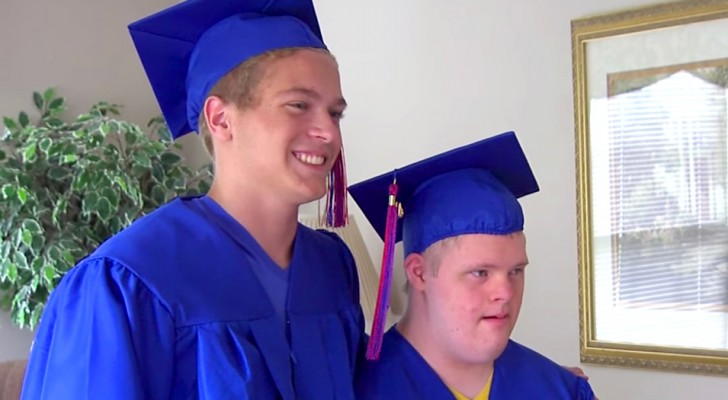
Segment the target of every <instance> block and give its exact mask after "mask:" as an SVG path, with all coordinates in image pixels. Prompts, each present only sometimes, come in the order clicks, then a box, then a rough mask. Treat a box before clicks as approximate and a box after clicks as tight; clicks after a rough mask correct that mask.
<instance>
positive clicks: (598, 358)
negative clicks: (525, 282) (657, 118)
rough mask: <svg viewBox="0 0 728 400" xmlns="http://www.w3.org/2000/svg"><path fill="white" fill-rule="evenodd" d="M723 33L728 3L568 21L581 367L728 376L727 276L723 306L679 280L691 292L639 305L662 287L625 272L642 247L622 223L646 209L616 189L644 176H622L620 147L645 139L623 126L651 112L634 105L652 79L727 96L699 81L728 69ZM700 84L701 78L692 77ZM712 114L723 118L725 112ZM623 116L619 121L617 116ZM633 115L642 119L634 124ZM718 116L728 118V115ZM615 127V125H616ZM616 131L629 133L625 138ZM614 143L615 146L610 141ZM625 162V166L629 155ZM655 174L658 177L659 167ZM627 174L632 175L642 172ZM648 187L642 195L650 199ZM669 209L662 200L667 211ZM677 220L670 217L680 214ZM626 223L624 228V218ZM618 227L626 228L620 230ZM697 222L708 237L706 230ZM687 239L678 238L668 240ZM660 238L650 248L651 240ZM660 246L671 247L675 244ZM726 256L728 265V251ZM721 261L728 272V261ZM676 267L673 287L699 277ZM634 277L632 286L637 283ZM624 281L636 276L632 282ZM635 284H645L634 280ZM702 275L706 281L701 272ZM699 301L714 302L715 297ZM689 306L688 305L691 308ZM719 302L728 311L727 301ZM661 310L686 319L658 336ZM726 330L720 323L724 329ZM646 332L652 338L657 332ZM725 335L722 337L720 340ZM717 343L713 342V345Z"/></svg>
mask: <svg viewBox="0 0 728 400" xmlns="http://www.w3.org/2000/svg"><path fill="white" fill-rule="evenodd" d="M716 32H722V34H723V35H722V36H724V37H726V38H728V1H726V0H691V1H678V2H672V3H666V4H660V5H654V6H648V7H642V8H636V9H632V10H626V11H621V12H616V13H611V14H605V15H598V16H593V17H587V18H581V19H576V20H573V21H572V22H571V34H572V61H573V85H574V87H573V89H574V119H575V136H576V137H575V140H576V149H575V151H576V178H577V182H576V183H577V185H576V187H577V223H578V227H577V233H578V235H577V236H578V264H579V289H580V292H579V293H580V294H579V313H580V321H579V326H580V355H581V361H582V362H584V363H592V364H602V365H612V366H621V367H633V368H648V369H659V370H667V371H675V372H692V373H700V374H716V375H728V279H726V280H725V285H724V288H723V289H722V290H724V291H725V293H726V294H723V295H722V296H724V300H720V299H718V300H715V299H712V300H705V302H706V303H705V304H703V303H701V304H700V305H699V306H696V305H695V304H694V303H690V301H692V300H689V301H688V300H685V296H687V297H690V296H691V290H692V289H685V288H684V287H683V286H684V285H683V284H684V282H682V281H681V282H675V283H676V285H677V286H675V287H676V288H677V287H678V286H679V285H683V286H679V287H680V288H682V289H679V288H678V289H670V288H669V287H668V286H666V287H668V289H665V291H663V292H662V293H660V294H658V295H654V296H653V297H649V296H647V295H644V296H642V297H640V296H639V294H641V293H642V292H640V290H642V289H639V290H638V289H635V288H639V287H642V288H644V291H648V290H651V289H652V288H653V287H654V285H657V283H654V282H653V286H648V285H647V284H642V285H643V286H640V283H639V282H649V281H648V280H646V279H647V278H645V275H644V274H643V275H638V274H637V273H633V274H632V275H629V273H627V272H629V271H628V267H627V266H630V267H629V268H637V267H634V266H633V264H628V262H627V261H629V262H633V263H636V262H637V261H634V260H637V258H635V257H632V258H628V257H627V256H625V255H623V254H622V253H620V252H626V251H632V250H629V249H631V248H633V247H634V246H635V245H634V244H633V245H632V247H630V246H628V245H627V244H624V243H627V242H625V240H627V239H625V237H628V236H629V237H632V236H636V235H637V234H635V233H634V232H637V231H638V229H639V228H634V231H630V232H631V233H630V235H632V236H630V235H626V234H625V233H624V232H626V231H627V230H628V229H632V228H625V226H633V225H634V226H636V225H638V224H632V225H630V224H629V223H628V222H629V221H628V222H627V223H625V222H624V220H625V219H626V218H627V217H629V215H632V216H643V215H645V214H649V212H645V211H641V212H635V213H633V214H629V212H628V211H623V210H624V209H628V208H629V207H628V206H625V205H624V204H622V203H619V202H620V201H621V202H623V203H626V200H624V199H622V198H621V197H620V198H619V199H617V197H618V196H621V195H622V194H624V192H620V190H624V191H626V189H623V188H625V187H628V186H627V185H629V184H630V182H633V181H634V180H635V176H640V175H639V174H636V175H635V174H634V173H632V175H629V174H630V173H629V172H625V171H627V167H623V166H622V164H619V165H618V163H622V162H626V161H620V160H622V158H619V157H623V155H622V153H625V151H622V150H624V149H627V150H631V151H633V152H634V151H636V150H634V148H633V147H630V146H633V145H630V144H624V143H627V142H628V140H630V138H631V139H634V137H635V136H634V132H637V133H638V134H641V133H640V132H646V131H634V130H633V131H629V132H632V133H625V132H627V131H625V130H624V129H626V128H623V127H624V126H627V125H629V124H630V122H629V121H628V122H624V120H623V119H619V118H623V116H624V115H628V114H629V115H632V114H635V113H637V112H643V113H647V112H648V111H642V110H641V109H637V107H638V106H637V105H638V104H639V105H640V106H639V107H641V104H643V103H640V102H644V101H646V100H644V99H645V98H646V96H647V94H645V95H644V96H642V97H639V96H638V95H637V94H636V93H638V92H640V93H647V91H648V90H651V88H652V87H653V86H656V85H655V82H664V81H665V79H666V78H665V77H668V76H669V77H673V78H674V80H675V81H677V80H679V79H687V81H689V82H692V83H690V84H692V85H695V86H694V87H700V88H703V87H705V88H706V90H707V92H706V93H708V92H710V93H718V94H717V95H720V90H721V89H720V88H721V87H723V88H724V90H725V92H724V93H723V96H727V95H726V94H725V93H728V89H725V88H726V83H721V84H720V85H718V86H716V88H714V86H715V85H713V86H710V85H712V83H710V82H708V84H707V85H703V84H702V83H701V82H703V81H702V80H701V78H704V77H705V74H706V73H707V74H715V73H721V74H725V73H726V72H728V45H727V44H728V39H723V38H721V37H719V36H721V35H717V36H716ZM679 71H687V73H688V74H689V75H688V74H682V75H680V74H678V72H679ZM701 74H702V75H701ZM678 75H679V76H678ZM711 76H712V75H711ZM696 77H697V78H698V79H694V78H696ZM721 79H723V78H721ZM708 81H710V79H708ZM721 82H724V81H721ZM726 82H728V81H726ZM691 87H693V86H691ZM696 90H697V89H696ZM655 93H657V92H656V91H653V92H650V94H649V96H652V97H650V99H653V100H649V101H658V100H654V99H657V98H658V97H657V96H658V95H656V94H655ZM660 93H663V94H661V95H660V96H667V95H664V93H673V92H660ZM662 100H669V99H662V98H661V99H660V100H659V101H662ZM718 103H719V101H718ZM615 104H616V105H615ZM696 104H697V103H696ZM711 104H712V103H711ZM615 110H617V111H615ZM723 110H725V108H724V109H723ZM716 112H717V113H718V114H720V112H724V111H716ZM615 113H622V114H620V115H617V116H615ZM650 117H653V116H651V115H650V116H645V115H644V114H640V118H642V119H643V120H648V119H649V118H650ZM631 118H633V120H632V121H634V118H636V117H634V116H633V117H631ZM722 118H724V119H723V120H724V121H725V118H726V117H725V116H723V117H722ZM615 120H618V121H619V122H618V123H617V122H614V121H615ZM615 126H618V127H619V129H622V130H621V131H619V132H621V133H619V132H618V133H613V132H615V131H616V129H617V128H615ZM700 129H702V128H700ZM722 129H723V130H722V131H720V133H719V135H722V136H720V138H721V139H720V140H721V142H720V143H721V146H717V147H718V148H720V149H721V153H720V154H721V156H720V157H726V158H728V147H726V146H723V144H724V142H725V141H726V139H725V136H726V134H725V131H726V130H728V128H726V127H725V126H724V127H723V128H722ZM605 132H606V133H605ZM716 132H717V131H716ZM620 134H621V135H622V136H619V135H620ZM610 135H611V136H610ZM630 135H631V136H630ZM645 135H646V133H645ZM716 135H718V133H716ZM615 137H618V139H614V138H615ZM716 137H718V136H716ZM605 138H606V139H605ZM619 138H621V139H619ZM619 140H622V142H620V143H622V144H619V146H622V147H620V149H622V150H620V151H621V153H619V154H620V155H619V157H615V156H614V154H615V152H616V151H615V150H614V148H616V146H618V145H617V144H613V143H617V142H618V141H619ZM637 147H638V146H637ZM714 147H715V146H714ZM724 147H725V149H724ZM723 149H724V150H723ZM635 154H636V153H635ZM644 154H650V155H651V153H641V155H644ZM666 154H667V153H666ZM638 155H639V154H638ZM638 155H633V156H632V158H629V160H631V161H630V162H631V163H632V164H630V166H629V168H636V167H635V166H637V167H640V166H643V167H644V168H645V173H647V174H649V173H652V172H650V171H649V170H648V169H647V168H650V166H649V164H648V163H647V160H645V159H644V158H645V157H642V158H640V157H638ZM624 159H625V160H627V158H624ZM640 162H642V163H643V164H640ZM721 162H722V161H721ZM691 165H692V164H691ZM721 165H723V164H721ZM620 168H621V169H620ZM652 168H653V169H655V170H657V169H659V168H656V167H654V166H653V167H652ZM723 169H724V170H725V169H726V168H723ZM605 171H606V172H605ZM614 171H617V172H614ZM629 171H634V169H631V170H629ZM658 172H659V171H658ZM656 173H657V172H655V174H656ZM661 173H663V172H661ZM620 174H621V175H620ZM720 174H721V175H720V176H721V177H725V176H726V175H728V173H727V172H725V171H723V172H720ZM615 176H616V178H615ZM604 177H606V178H604ZM681 179H682V178H681ZM721 179H723V178H721ZM615 182H617V183H615ZM721 182H722V183H720V185H718V186H720V187H723V189H722V190H723V192H721V193H722V195H721V196H724V197H725V193H726V191H727V190H726V188H725V186H726V185H725V184H724V183H725V180H723V181H721ZM620 185H621V186H620ZM716 185H717V184H716ZM721 185H722V186H721ZM673 186H674V185H673ZM718 186H716V187H718ZM686 187H687V186H686ZM635 190H636V189H635ZM645 190H646V189H644V190H643V191H642V193H643V194H644V192H645ZM716 190H718V189H716ZM615 193H618V195H615ZM686 193H687V194H686ZM679 195H680V196H688V195H690V193H689V192H680V193H679ZM635 196H636V195H635ZM714 197H715V196H714ZM718 197H720V196H718ZM635 198H637V197H635ZM615 199H617V200H615ZM639 199H640V201H643V203H644V201H646V200H644V198H643V197H640V198H639ZM721 199H722V197H721ZM678 200H679V199H678ZM716 201H717V200H716ZM616 203H619V207H615V205H614V204H616ZM663 203H664V202H662V203H659V204H660V206H661V207H662V206H663ZM678 203H680V202H679V201H676V204H678ZM718 203H720V204H718ZM718 203H716V204H718V206H715V207H718V208H720V209H719V210H718V211H716V212H714V213H713V214H714V217H715V221H717V222H716V223H715V225H716V226H717V228H716V229H719V230H720V232H721V233H720V235H719V236H720V238H723V236H722V235H723V233H722V232H724V231H725V232H726V234H725V235H726V236H725V237H728V229H725V230H724V228H725V227H726V224H725V223H724V222H723V221H724V220H725V216H724V214H725V211H724V210H723V208H727V207H728V206H726V205H725V204H724V202H723V200H720V202H718ZM644 204H647V203H644ZM711 204H712V203H711ZM678 206H679V205H678ZM678 206H675V207H678ZM721 207H722V208H721ZM617 209H618V210H617ZM615 210H617V211H615ZM701 212H703V211H701ZM620 213H621V214H620ZM703 213H704V212H703ZM713 214H711V215H713ZM671 215H674V212H673V214H671ZM715 215H717V216H715ZM620 217H621V218H622V220H620V219H619V218H620ZM706 218H707V217H706ZM663 219H664V216H663ZM617 220H618V222H614V221H617ZM605 221H606V222H605ZM710 221H713V220H710ZM653 225H654V223H653ZM653 225H649V226H653ZM688 225H689V224H688ZM688 225H684V226H681V227H680V228H679V235H683V236H682V237H683V243H682V246H690V244H687V245H686V244H685V243H688V242H689V241H688V242H685V239H684V238H694V237H695V233H694V232H693V231H691V230H690V229H693V228H691V227H692V225H691V226H688ZM708 225H710V224H708ZM646 226H647V225H646ZM675 226H677V225H675ZM700 226H701V229H702V228H703V225H702V222H701V225H700ZM660 229H661V230H659V232H658V230H657V228H649V229H647V231H646V232H648V234H652V235H653V236H654V234H655V232H658V235H659V234H661V233H664V232H667V231H666V230H665V228H660ZM670 229H673V228H670ZM674 230H675V231H677V230H678V228H674ZM640 232H643V231H640ZM640 235H642V236H641V237H642V238H643V239H640V240H647V239H644V237H645V234H644V232H643V233H640ZM679 235H678V234H673V233H670V237H671V238H672V239H671V240H673V239H674V238H675V237H676V236H679ZM653 236H651V237H652V239H650V240H653V239H654V237H653ZM711 237H717V236H711ZM716 240H717V239H716ZM721 240H722V239H721ZM635 241H636V239H635V240H633V242H635ZM639 243H643V245H644V246H647V244H644V243H647V242H646V241H645V242H639ZM650 243H651V242H650ZM664 243H666V242H663V244H662V246H666V245H665V244H664ZM671 243H677V242H671ZM701 243H702V242H701ZM710 245H712V244H700V246H710ZM662 248H667V249H669V248H670V247H662ZM723 248H725V249H728V243H724V244H723ZM625 249H626V250H625ZM701 249H703V250H704V251H703V253H704V254H708V255H710V256H711V257H712V255H713V254H714V253H711V252H709V251H708V250H706V249H708V247H705V248H703V247H701ZM639 251H642V250H639ZM682 251H684V250H682ZM645 254H647V252H645ZM653 254H654V253H653ZM701 254H702V253H701ZM715 254H718V253H715ZM653 258H659V257H653ZM726 258H728V253H727V254H726ZM703 259H705V256H704V257H703ZM615 260H623V261H615ZM624 260H626V261H624ZM620 262H621V263H620ZM701 262H703V261H701ZM703 263H705V262H703ZM725 263H726V264H725V265H728V261H725ZM634 265H636V264H634ZM700 265H702V264H700ZM670 268H671V269H670V270H669V272H670V274H673V273H674V274H677V273H681V274H683V275H669V274H667V273H666V274H665V276H666V277H668V278H666V279H670V278H669V276H681V277H682V276H691V277H692V275H690V274H692V273H693V270H692V269H689V268H688V269H687V270H680V266H678V267H676V266H674V265H672V266H671V267H670ZM716 268H718V267H716ZM721 268H722V267H721ZM664 269H665V268H662V267H661V266H659V265H657V264H654V263H653V264H652V265H650V266H649V268H648V267H645V268H643V271H648V275H647V276H649V274H650V271H656V270H660V271H662V270H664ZM625 271H626V272H625ZM675 271H678V272H675ZM711 271H712V270H711ZM720 271H722V269H721V270H720ZM720 271H719V272H720ZM711 273H713V272H711ZM716 274H718V272H714V275H716ZM630 276H632V278H629V277H630ZM660 276H662V275H660ZM716 276H717V275H716ZM638 277H639V278H638ZM726 277H728V273H726ZM628 279H632V281H629V280H628ZM639 279H643V280H642V281H639V282H638V280H639ZM661 279H662V278H661ZM680 279H682V278H680ZM691 279H692V278H691ZM700 279H703V278H702V275H701V278H700ZM716 279H717V278H716ZM676 280H677V279H676ZM660 282H662V281H660ZM716 282H719V280H716ZM660 284H662V283H660ZM600 285H601V286H600ZM615 288H616V289H615ZM625 288H626V289H625ZM702 288H703V287H702V286H701V289H699V290H703V289H702ZM630 290H631V291H630ZM681 290H682V291H681ZM716 290H717V289H716ZM714 292H715V290H713V291H711V292H710V294H715V293H714ZM716 293H717V292H716ZM683 295H685V296H683ZM630 296H631V297H630ZM656 296H657V297H659V296H663V297H660V298H661V299H662V300H659V302H661V303H659V305H658V306H655V304H656V302H658V300H654V299H655V298H657V297H656ZM665 296H668V297H665ZM669 296H672V297H669ZM680 296H683V297H680ZM703 297H705V298H707V296H703ZM668 298H669V299H668ZM665 299H668V300H665ZM686 301H687V302H688V303H685V302H686ZM701 301H703V300H701ZM721 301H723V304H720V303H721ZM625 304H626V305H625ZM646 305H647V306H646ZM645 307H646V308H645ZM615 310H616V311H615ZM635 310H640V312H643V311H642V310H648V311H644V317H643V316H642V315H640V316H637V314H636V313H635V314H634V315H635V317H626V316H625V315H628V314H629V313H631V312H633V311H635ZM665 310H667V312H671V313H675V315H677V314H676V313H680V314H679V315H680V317H679V318H677V319H676V320H675V321H680V322H675V323H674V326H672V325H670V320H669V319H667V320H665V321H664V323H654V325H653V327H652V328H651V327H650V322H649V321H650V320H649V318H651V316H653V315H654V316H655V318H663V317H658V315H663V314H658V313H662V312H665ZM694 310H698V311H694ZM664 315H668V314H664ZM704 315H709V317H705V318H712V319H710V321H713V322H715V321H716V319H717V320H718V322H719V323H716V324H713V322H711V323H705V324H703V322H700V321H703V320H702V319H700V318H703V316H704ZM665 318H667V317H665ZM691 318H692V319H691ZM723 320H724V321H723ZM686 321H699V322H695V326H691V323H689V322H686ZM721 323H722V324H723V325H720V324H721ZM714 325H715V326H714ZM721 326H722V327H723V328H721ZM650 329H652V330H651V331H650ZM671 329H672V330H675V335H674V336H673V337H674V339H671V338H669V337H668V336H669V335H668V334H671V333H670V332H669V331H670V330H671ZM721 329H724V331H722V332H721ZM678 330H680V332H679V335H682V336H679V335H678V332H677V331H678ZM637 332H638V333H637ZM630 335H632V336H630ZM720 335H724V336H725V338H724V339H721V338H719V336H720ZM658 337H659V339H658ZM714 338H717V339H715V340H713V339H714ZM671 340H672V341H671ZM721 340H723V342H721ZM713 343H715V344H713ZM720 343H723V344H720Z"/></svg>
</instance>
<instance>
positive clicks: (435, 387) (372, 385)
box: [356, 327, 594, 400]
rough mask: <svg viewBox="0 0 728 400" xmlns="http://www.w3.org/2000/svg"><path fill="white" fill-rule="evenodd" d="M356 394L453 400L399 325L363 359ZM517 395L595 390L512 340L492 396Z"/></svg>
mask: <svg viewBox="0 0 728 400" xmlns="http://www.w3.org/2000/svg"><path fill="white" fill-rule="evenodd" d="M486 379H487V377H483V385H485V383H486ZM356 392H357V399H359V400H375V399H376V400H388V399H392V400H402V399H433V400H434V399H437V400H454V399H455V396H454V395H453V394H452V392H451V391H450V390H449V389H448V388H447V386H446V385H445V384H444V383H443V382H442V380H441V379H440V377H439V376H438V375H437V374H436V373H435V371H434V370H433V369H432V368H430V366H429V365H428V364H427V362H426V361H425V359H424V358H422V356H420V354H419V353H418V352H417V350H415V348H414V347H412V345H410V343H409V342H408V341H407V340H406V339H405V338H404V337H403V336H402V335H401V334H400V333H399V332H398V331H397V330H396V329H395V327H392V328H390V330H389V331H388V332H387V333H386V334H385V335H384V342H383V344H382V352H381V355H380V358H379V360H377V361H366V362H364V366H363V368H362V369H361V372H360V373H359V374H358V376H357V381H356ZM515 399H539V400H566V399H578V400H591V399H594V393H593V392H592V390H591V387H590V386H589V384H588V383H587V381H586V380H584V379H583V378H579V377H576V376H575V375H573V374H572V373H571V372H569V371H567V370H566V369H564V368H563V367H561V366H559V365H557V364H555V363H554V362H552V361H551V360H549V359H547V358H546V357H544V356H542V355H541V354H538V353H536V352H535V351H533V350H531V349H529V348H527V347H524V346H522V345H520V344H518V343H516V342H514V341H512V340H511V341H509V342H508V345H507V346H506V348H505V350H504V351H503V354H501V356H500V357H498V359H497V360H496V361H495V367H494V372H493V382H492V385H491V390H490V397H489V400H515Z"/></svg>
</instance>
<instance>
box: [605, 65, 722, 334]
mask: <svg viewBox="0 0 728 400" xmlns="http://www.w3.org/2000/svg"><path fill="white" fill-rule="evenodd" d="M727 101H728V100H727V98H726V88H725V87H724V86H721V85H718V84H715V83H712V82H709V81H706V80H704V79H702V78H701V77H699V76H696V75H693V74H691V73H690V72H686V71H680V72H676V73H674V74H672V75H669V76H666V77H664V78H663V79H660V80H659V81H657V82H654V83H652V84H649V85H647V86H644V87H642V88H641V89H636V90H633V91H630V92H627V93H623V94H619V95H614V96H612V97H610V98H609V99H607V100H606V106H605V107H603V108H602V112H606V118H604V120H605V122H606V124H607V127H606V129H605V131H606V134H607V138H606V140H604V141H602V143H604V144H607V146H608V159H607V160H605V163H603V164H604V165H602V166H601V169H600V171H598V172H596V173H595V174H594V175H593V178H594V179H593V183H592V184H593V185H601V186H605V187H603V189H602V191H601V193H604V194H607V193H608V197H609V198H608V199H601V200H600V204H603V205H607V207H603V208H601V209H596V210H597V212H600V213H606V214H608V217H609V218H605V217H606V215H604V216H602V218H601V220H602V221H604V224H608V227H607V226H603V227H601V229H598V230H595V232H599V233H597V234H596V236H595V237H594V238H593V239H594V240H593V243H594V248H595V260H594V262H595V269H596V271H595V274H594V277H595V282H594V284H595V286H596V291H595V292H596V294H597V296H596V298H595V303H596V307H597V314H596V315H597V319H596V328H597V336H598V337H600V336H601V339H603V340H608V341H609V340H614V341H627V342H634V343H641V342H644V343H659V344H662V345H665V346H691V347H692V346H698V347H701V346H707V347H711V348H715V347H718V348H728V318H727V315H728V314H727V313H726V312H727V311H728V273H727V271H726V264H727V262H726V260H727V259H728V220H727V212H726V211H727V203H728V202H727V197H726V188H727V187H728V165H727V160H728V143H727V141H726V126H727V125H726V124H727V121H726V111H727V110H726V104H727ZM601 150H602V151H604V150H605V149H601ZM598 169H599V168H598ZM607 188H608V190H604V189H607ZM696 311H699V312H697V313H696ZM695 330H710V331H713V332H716V334H715V337H714V338H713V340H712V342H713V343H692V342H691V340H692V338H695V337H696V336H697V335H695V334H694V332H695ZM648 335H649V338H648ZM703 339H704V338H703Z"/></svg>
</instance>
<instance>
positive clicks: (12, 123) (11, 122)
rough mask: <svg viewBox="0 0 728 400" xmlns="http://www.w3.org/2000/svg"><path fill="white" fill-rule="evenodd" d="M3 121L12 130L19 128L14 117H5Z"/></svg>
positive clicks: (6, 127)
mask: <svg viewBox="0 0 728 400" xmlns="http://www.w3.org/2000/svg"><path fill="white" fill-rule="evenodd" d="M3 123H4V124H5V129H7V130H9V131H10V132H15V131H17V130H18V124H17V123H15V121H14V120H13V119H12V118H8V117H3Z"/></svg>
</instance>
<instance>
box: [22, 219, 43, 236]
mask: <svg viewBox="0 0 728 400" xmlns="http://www.w3.org/2000/svg"><path fill="white" fill-rule="evenodd" d="M23 229H25V230H27V231H29V232H30V233H38V234H41V233H43V228H41V226H40V224H39V223H38V221H36V220H35V219H32V218H26V219H24V220H23Z"/></svg>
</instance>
